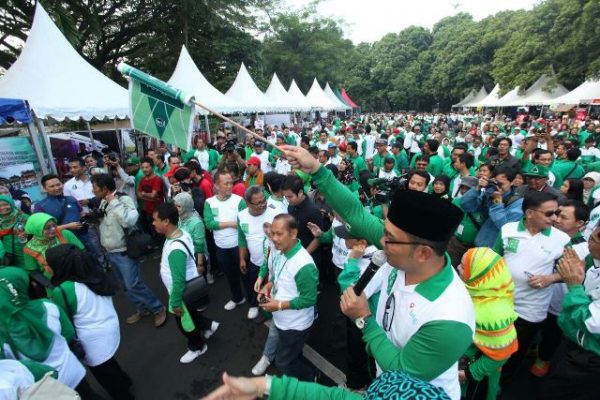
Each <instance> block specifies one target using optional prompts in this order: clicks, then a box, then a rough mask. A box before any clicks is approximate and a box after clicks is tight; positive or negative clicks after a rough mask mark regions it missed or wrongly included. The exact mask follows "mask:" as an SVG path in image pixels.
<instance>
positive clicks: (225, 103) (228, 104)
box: [168, 46, 243, 114]
mask: <svg viewBox="0 0 600 400" xmlns="http://www.w3.org/2000/svg"><path fill="white" fill-rule="evenodd" d="M168 83H169V84H170V85H172V86H174V87H176V88H178V89H181V90H184V91H186V92H188V93H189V94H192V95H194V97H195V98H196V100H197V101H198V102H199V103H202V104H204V105H205V106H207V107H209V108H210V109H212V110H214V111H217V112H221V113H233V112H236V111H240V110H241V109H242V108H243V107H242V106H240V105H237V104H236V103H235V102H234V101H233V100H231V99H230V98H229V97H227V96H225V95H224V94H223V93H221V92H220V91H219V90H217V88H215V87H214V86H213V85H211V84H210V82H209V81H207V80H206V78H205V77H204V75H202V72H200V70H199V69H198V67H197V66H196V64H195V63H194V60H192V57H191V56H190V53H189V52H188V50H187V48H186V47H185V46H182V47H181V53H179V60H177V66H176V67H175V71H173V75H171V78H170V79H169V81H168ZM196 110H197V111H198V113H200V114H207V111H205V110H204V109H202V108H200V107H196Z"/></svg>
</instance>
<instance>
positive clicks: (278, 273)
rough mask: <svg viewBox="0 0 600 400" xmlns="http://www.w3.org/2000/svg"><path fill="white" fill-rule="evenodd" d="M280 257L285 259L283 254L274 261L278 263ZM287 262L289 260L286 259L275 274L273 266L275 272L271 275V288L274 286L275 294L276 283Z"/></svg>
mask: <svg viewBox="0 0 600 400" xmlns="http://www.w3.org/2000/svg"><path fill="white" fill-rule="evenodd" d="M281 257H285V256H284V255H283V254H279V255H278V257H277V258H276V260H277V261H279V259H280V258H281ZM273 261H275V260H273ZM288 261H289V258H287V257H286V259H285V262H284V263H283V265H282V266H281V268H279V272H277V270H276V269H275V268H276V267H275V266H273V272H275V274H273V286H275V292H277V281H279V277H280V276H281V273H282V272H283V270H284V269H285V266H286V264H287V262H288Z"/></svg>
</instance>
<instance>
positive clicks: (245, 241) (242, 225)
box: [238, 207, 280, 267]
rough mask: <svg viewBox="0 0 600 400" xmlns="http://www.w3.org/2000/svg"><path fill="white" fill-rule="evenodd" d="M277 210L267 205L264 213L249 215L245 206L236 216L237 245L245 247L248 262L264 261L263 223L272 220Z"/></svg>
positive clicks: (277, 212)
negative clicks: (248, 254) (248, 256)
mask: <svg viewBox="0 0 600 400" xmlns="http://www.w3.org/2000/svg"><path fill="white" fill-rule="evenodd" d="M278 214H280V212H279V211H277V210H275V209H273V208H269V207H267V209H266V210H265V212H264V213H262V214H261V215H258V216H254V215H250V211H249V210H248V209H247V208H246V209H245V210H242V211H240V214H239V216H238V243H239V247H245V248H247V249H248V252H249V253H250V262H251V263H252V264H254V265H257V266H259V267H260V266H261V265H262V263H263V261H264V252H263V242H264V239H265V231H264V229H263V224H264V223H265V222H269V223H271V222H273V219H274V218H275V216H276V215H278Z"/></svg>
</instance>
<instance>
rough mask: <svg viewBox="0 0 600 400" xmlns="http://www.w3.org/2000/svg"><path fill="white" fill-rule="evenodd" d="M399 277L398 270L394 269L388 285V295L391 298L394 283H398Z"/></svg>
mask: <svg viewBox="0 0 600 400" xmlns="http://www.w3.org/2000/svg"><path fill="white" fill-rule="evenodd" d="M397 276H398V270H397V269H396V268H393V267H392V272H390V276H389V277H388V284H387V290H386V292H387V295H388V296H389V295H390V293H392V288H393V287H394V283H396V277H397Z"/></svg>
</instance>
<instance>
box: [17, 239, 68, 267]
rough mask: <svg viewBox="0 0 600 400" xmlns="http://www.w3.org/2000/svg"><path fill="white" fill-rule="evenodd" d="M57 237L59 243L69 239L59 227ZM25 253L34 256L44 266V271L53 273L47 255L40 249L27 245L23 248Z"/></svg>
mask: <svg viewBox="0 0 600 400" xmlns="http://www.w3.org/2000/svg"><path fill="white" fill-rule="evenodd" d="M56 238H57V239H58V242H59V244H65V243H68V240H67V239H66V238H65V237H64V236H63V234H62V229H58V228H57V229H56ZM23 253H25V254H28V255H30V256H31V257H33V258H34V259H35V260H36V261H37V262H38V263H39V264H40V265H41V266H42V268H44V271H46V273H47V274H48V275H52V271H50V267H49V266H48V263H47V262H46V257H45V256H44V255H43V254H42V253H40V252H39V251H35V250H33V249H30V248H29V247H27V246H25V247H24V248H23Z"/></svg>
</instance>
